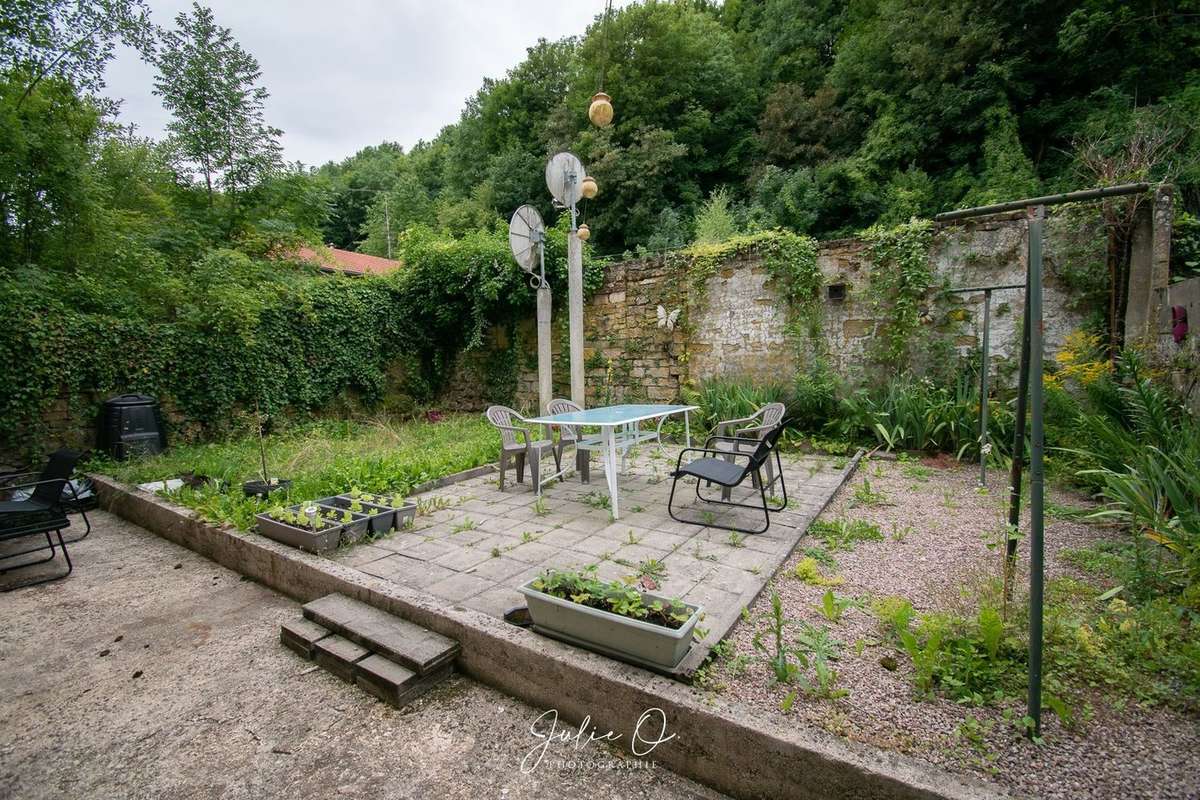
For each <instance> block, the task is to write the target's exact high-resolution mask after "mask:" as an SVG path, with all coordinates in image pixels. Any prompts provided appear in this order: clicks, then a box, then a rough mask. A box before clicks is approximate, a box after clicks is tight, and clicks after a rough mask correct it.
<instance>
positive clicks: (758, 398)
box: [681, 378, 792, 430]
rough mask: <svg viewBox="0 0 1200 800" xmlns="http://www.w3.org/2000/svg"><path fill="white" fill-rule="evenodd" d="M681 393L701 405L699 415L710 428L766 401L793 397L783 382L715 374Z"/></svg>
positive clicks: (787, 400)
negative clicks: (720, 376) (754, 380)
mask: <svg viewBox="0 0 1200 800" xmlns="http://www.w3.org/2000/svg"><path fill="white" fill-rule="evenodd" d="M681 394H682V395H683V399H684V401H685V402H687V403H689V404H691V405H695V406H700V411H699V412H698V413H697V415H696V416H697V418H698V419H699V421H700V422H701V423H702V424H703V425H704V426H705V428H706V429H708V430H712V429H713V428H715V427H716V425H717V423H719V422H722V421H724V420H729V419H741V418H744V417H748V416H750V415H751V414H753V413H754V412H755V411H757V410H758V409H759V408H761V407H762V406H764V405H766V404H767V403H784V404H785V405H787V404H788V403H789V402H791V399H792V398H791V397H790V396H789V394H788V390H787V387H786V386H784V385H783V384H778V383H763V384H758V383H752V382H748V381H738V380H729V379H726V378H712V379H709V380H707V381H704V382H703V383H701V384H700V385H699V386H698V387H696V388H690V387H684V388H683V389H682V391H681Z"/></svg>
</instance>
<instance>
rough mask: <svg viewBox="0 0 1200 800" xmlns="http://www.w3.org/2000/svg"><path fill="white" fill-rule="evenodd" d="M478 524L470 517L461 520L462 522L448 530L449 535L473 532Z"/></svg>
mask: <svg viewBox="0 0 1200 800" xmlns="http://www.w3.org/2000/svg"><path fill="white" fill-rule="evenodd" d="M478 525H479V523H478V522H476V521H475V520H473V519H471V518H470V517H465V518H463V521H462V522H460V523H458V524H457V525H455V526H454V527H453V528H451V529H450V532H451V533H462V532H464V531H473V530H475V528H476V527H478Z"/></svg>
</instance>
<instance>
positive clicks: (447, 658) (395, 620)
mask: <svg viewBox="0 0 1200 800" xmlns="http://www.w3.org/2000/svg"><path fill="white" fill-rule="evenodd" d="M304 617H305V619H306V620H308V621H309V622H312V623H315V624H316V625H319V626H321V627H323V628H326V629H328V630H329V631H331V632H333V633H335V634H338V635H339V636H341V637H344V638H345V639H348V640H349V641H351V642H353V643H354V644H356V645H358V646H359V647H362V648H365V649H367V650H369V651H371V652H372V653H374V654H377V655H381V656H383V657H384V658H386V659H388V660H389V661H393V662H395V663H396V664H399V665H400V666H402V667H404V668H406V669H408V670H409V671H411V672H413V673H415V675H416V676H418V677H421V678H424V677H426V676H432V675H434V674H436V673H439V672H441V670H442V668H443V667H448V666H450V665H451V664H452V663H453V661H454V659H455V657H457V656H458V652H459V649H460V648H459V646H458V642H456V641H454V640H453V639H449V638H447V637H445V636H442V635H441V634H439V633H434V632H433V631H430V630H426V629H425V628H422V627H421V626H420V625H416V624H414V623H412V622H409V621H408V620H404V619H400V618H399V617H396V616H393V615H391V614H389V613H387V612H386V611H381V610H380V609H378V608H374V607H373V606H369V605H367V604H366V603H360V602H359V601H357V600H352V599H351V598H349V597H346V596H345V595H340V594H330V595H326V596H325V597H322V598H320V599H317V600H313V601H312V602H311V603H307V604H306V605H305V606H304ZM281 637H282V634H281ZM285 643H286V642H285Z"/></svg>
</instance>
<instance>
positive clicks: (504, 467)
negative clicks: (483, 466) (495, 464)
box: [499, 449, 508, 492]
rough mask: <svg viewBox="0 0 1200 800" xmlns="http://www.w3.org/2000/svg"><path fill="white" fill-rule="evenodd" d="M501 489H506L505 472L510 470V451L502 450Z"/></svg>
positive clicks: (500, 459)
mask: <svg viewBox="0 0 1200 800" xmlns="http://www.w3.org/2000/svg"><path fill="white" fill-rule="evenodd" d="M499 461H500V491H502V492H503V491H504V473H505V472H507V471H508V451H507V450H504V449H501V450H500V458H499Z"/></svg>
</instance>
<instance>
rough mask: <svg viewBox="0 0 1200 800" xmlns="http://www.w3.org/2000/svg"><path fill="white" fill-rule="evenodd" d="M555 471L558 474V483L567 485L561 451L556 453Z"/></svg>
mask: <svg viewBox="0 0 1200 800" xmlns="http://www.w3.org/2000/svg"><path fill="white" fill-rule="evenodd" d="M554 471H555V472H556V473H557V474H558V482H559V483H565V482H566V480H567V476H566V475H563V468H562V451H560V450H555V451H554Z"/></svg>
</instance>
